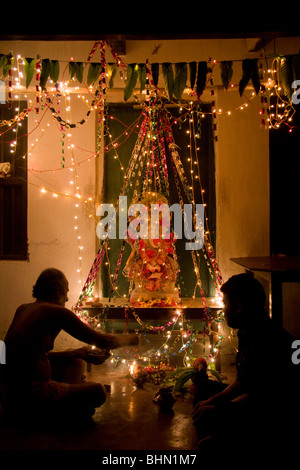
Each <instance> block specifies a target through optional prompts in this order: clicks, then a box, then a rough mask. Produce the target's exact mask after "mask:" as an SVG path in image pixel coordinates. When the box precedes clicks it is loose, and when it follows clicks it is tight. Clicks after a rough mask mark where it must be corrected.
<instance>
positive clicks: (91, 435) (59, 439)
mask: <svg viewBox="0 0 300 470" xmlns="http://www.w3.org/2000/svg"><path fill="white" fill-rule="evenodd" d="M233 360H234V356H231V355H229V356H228V357H227V358H225V361H223V362H224V371H223V373H224V374H225V376H226V370H227V372H228V373H229V376H228V374H227V379H230V374H231V372H232V370H233V369H234V366H233V365H232V361H233ZM226 362H227V364H226ZM127 374H128V366H127V365H123V364H121V365H119V366H118V367H117V368H116V367H115V366H114V365H113V364H111V363H110V362H109V361H107V362H106V363H105V364H102V365H100V366H93V367H92V370H91V371H90V372H88V373H87V380H88V381H100V382H102V383H105V384H110V385H111V391H110V393H109V395H108V397H107V399H106V402H105V403H104V404H103V405H102V407H100V408H98V409H97V411H96V413H95V415H94V416H93V420H92V423H85V424H82V423H78V424H76V423H75V425H74V424H72V426H68V424H66V426H61V425H60V426H57V428H55V429H53V428H51V429H48V428H47V426H46V425H45V426H42V427H38V428H34V427H33V426H31V425H30V423H21V424H19V425H15V424H5V425H4V424H2V425H0V450H12V449H20V450H22V449H26V450H75V449H79V450H145V449H146V450H193V449H195V448H196V444H197V436H196V432H195V428H194V426H193V422H192V418H191V413H192V401H193V397H192V395H191V394H190V393H189V392H187V393H185V394H181V395H179V396H176V402H175V404H174V406H173V409H172V411H171V412H169V413H166V412H163V411H161V410H160V409H159V407H158V405H157V404H156V403H154V402H153V398H154V396H155V393H156V392H157V391H158V388H159V386H157V385H154V384H153V383H152V382H146V383H145V384H144V386H143V388H138V387H136V385H135V384H134V382H133V381H132V380H131V379H130V378H127V377H126V375H127ZM226 382H227V380H226Z"/></svg>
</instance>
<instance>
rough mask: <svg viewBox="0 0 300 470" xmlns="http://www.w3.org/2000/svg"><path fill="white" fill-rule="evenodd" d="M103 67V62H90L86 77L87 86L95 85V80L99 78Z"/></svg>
mask: <svg viewBox="0 0 300 470" xmlns="http://www.w3.org/2000/svg"><path fill="white" fill-rule="evenodd" d="M101 69H102V66H101V64H99V63H94V62H92V63H90V65H89V69H88V74H87V79H86V84H87V86H90V85H93V84H94V83H95V81H96V80H97V79H98V78H99V75H100V72H101Z"/></svg>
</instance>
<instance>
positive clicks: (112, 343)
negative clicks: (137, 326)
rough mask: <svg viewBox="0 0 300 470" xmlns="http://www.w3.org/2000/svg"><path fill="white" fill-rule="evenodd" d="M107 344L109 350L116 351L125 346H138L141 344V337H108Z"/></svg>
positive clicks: (132, 335) (106, 338)
mask: <svg viewBox="0 0 300 470" xmlns="http://www.w3.org/2000/svg"><path fill="white" fill-rule="evenodd" d="M105 343H106V347H107V348H108V349H116V348H121V347H123V346H137V345H138V343H139V337H138V335H136V334H131V335H106V336H105Z"/></svg>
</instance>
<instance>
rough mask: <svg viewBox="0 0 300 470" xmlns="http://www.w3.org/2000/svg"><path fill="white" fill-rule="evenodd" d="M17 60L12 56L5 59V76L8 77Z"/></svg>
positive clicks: (6, 56) (9, 55) (8, 55)
mask: <svg viewBox="0 0 300 470" xmlns="http://www.w3.org/2000/svg"><path fill="white" fill-rule="evenodd" d="M14 60H15V58H14V57H13V56H12V55H11V54H7V55H5V56H4V59H3V65H2V66H3V76H4V77H6V76H7V75H8V73H9V71H10V69H11V68H12V66H13V64H14Z"/></svg>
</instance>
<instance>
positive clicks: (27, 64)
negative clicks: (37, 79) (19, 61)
mask: <svg viewBox="0 0 300 470" xmlns="http://www.w3.org/2000/svg"><path fill="white" fill-rule="evenodd" d="M34 71H35V59H32V58H29V57H25V59H24V72H25V77H26V88H28V87H29V85H30V83H31V80H32V78H33V75H34Z"/></svg>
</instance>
